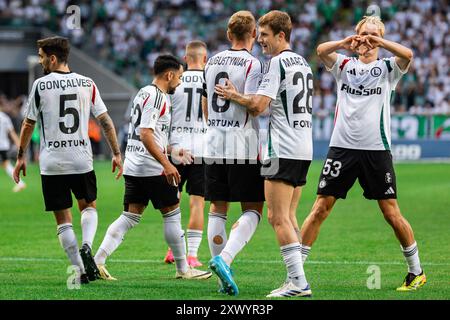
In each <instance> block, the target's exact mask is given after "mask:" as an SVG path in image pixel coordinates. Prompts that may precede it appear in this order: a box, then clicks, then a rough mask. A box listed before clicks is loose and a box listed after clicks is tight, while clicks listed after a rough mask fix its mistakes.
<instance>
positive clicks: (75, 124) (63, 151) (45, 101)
mask: <svg viewBox="0 0 450 320" xmlns="http://www.w3.org/2000/svg"><path fill="white" fill-rule="evenodd" d="M37 45H38V48H39V60H40V63H41V65H42V67H43V69H44V73H45V74H46V76H44V77H42V78H39V79H37V80H36V81H35V82H34V84H33V87H32V89H31V92H30V96H29V99H28V106H27V111H26V114H25V120H24V121H23V123H22V129H21V133H20V146H19V151H18V155H17V163H16V167H15V168H14V179H15V180H16V182H18V181H19V175H20V172H21V171H22V172H23V175H25V174H26V161H25V155H24V153H25V150H26V148H27V146H28V144H29V142H30V139H31V135H32V133H33V129H34V126H35V123H36V121H39V123H40V128H41V151H40V159H39V166H40V172H41V179H42V189H43V194H44V201H45V210H46V211H53V212H54V215H55V218H56V223H57V229H58V238H59V241H60V243H61V246H62V247H63V248H64V250H65V251H66V253H67V256H68V257H69V260H70V261H71V263H72V265H74V266H75V267H76V270H77V271H78V273H79V276H80V277H79V279H80V281H81V283H88V282H89V280H91V281H92V280H95V279H97V278H98V277H99V271H98V269H97V267H96V265H95V262H94V259H93V257H92V254H91V248H92V242H93V241H94V237H95V232H96V230H97V221H98V218H97V210H96V201H95V200H96V198H97V184H96V177H95V172H94V169H93V159H92V149H91V144H90V141H89V135H88V122H89V116H90V113H91V112H92V114H93V115H94V116H95V117H96V118H97V120H98V121H99V122H100V125H101V127H102V129H103V133H104V135H105V137H106V139H107V140H108V143H109V146H110V148H111V151H112V153H113V154H114V155H113V157H112V169H113V172H114V171H115V170H116V168H118V169H119V172H118V175H117V176H116V178H117V179H118V178H119V177H120V176H121V175H122V158H121V155H120V150H119V144H118V143H117V138H116V131H115V128H114V124H113V122H112V120H111V118H110V117H109V115H108V112H107V109H106V106H105V104H104V103H103V100H102V98H101V97H100V93H99V91H98V89H97V86H96V85H95V83H94V81H92V79H90V78H88V77H85V76H82V75H79V74H77V73H74V72H71V71H70V69H69V66H68V64H67V59H68V55H69V50H70V47H69V41H68V40H67V39H66V38H62V37H52V38H46V39H42V40H39V41H38V42H37ZM71 193H74V195H75V197H76V198H77V201H78V208H79V209H80V212H81V229H82V233H83V239H82V248H81V249H80V251H78V243H77V238H76V236H75V233H74V231H73V227H72V213H71V207H72V194H71Z"/></svg>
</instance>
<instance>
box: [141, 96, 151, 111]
mask: <svg viewBox="0 0 450 320" xmlns="http://www.w3.org/2000/svg"><path fill="white" fill-rule="evenodd" d="M148 98H150V96H148V97H147V98H145V100H144V103H143V104H142V110H144V107H145V104H146V103H147V101H148Z"/></svg>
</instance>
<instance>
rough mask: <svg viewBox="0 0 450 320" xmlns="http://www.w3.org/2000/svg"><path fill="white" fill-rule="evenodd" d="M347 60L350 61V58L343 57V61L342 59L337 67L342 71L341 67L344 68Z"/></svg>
mask: <svg viewBox="0 0 450 320" xmlns="http://www.w3.org/2000/svg"><path fill="white" fill-rule="evenodd" d="M349 61H350V59H344V61H342V63H341V65H340V66H339V69H341V71H342V69H344V67H345V65H346V64H347V62H349Z"/></svg>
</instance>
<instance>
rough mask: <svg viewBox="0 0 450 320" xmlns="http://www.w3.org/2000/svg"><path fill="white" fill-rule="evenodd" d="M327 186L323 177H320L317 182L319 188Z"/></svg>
mask: <svg viewBox="0 0 450 320" xmlns="http://www.w3.org/2000/svg"><path fill="white" fill-rule="evenodd" d="M326 186H327V182H326V181H325V179H322V180H321V181H320V183H319V188H320V189H322V188H325V187H326Z"/></svg>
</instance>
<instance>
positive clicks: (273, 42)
mask: <svg viewBox="0 0 450 320" xmlns="http://www.w3.org/2000/svg"><path fill="white" fill-rule="evenodd" d="M258 31H259V35H258V43H259V44H260V45H261V48H262V51H263V53H264V54H266V55H270V56H273V55H275V54H276V53H278V51H279V49H278V48H279V47H280V45H281V43H282V41H281V39H283V37H282V36H281V35H280V33H281V32H280V33H279V34H276V35H275V34H273V31H272V29H270V27H269V26H260V27H259V28H258Z"/></svg>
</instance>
